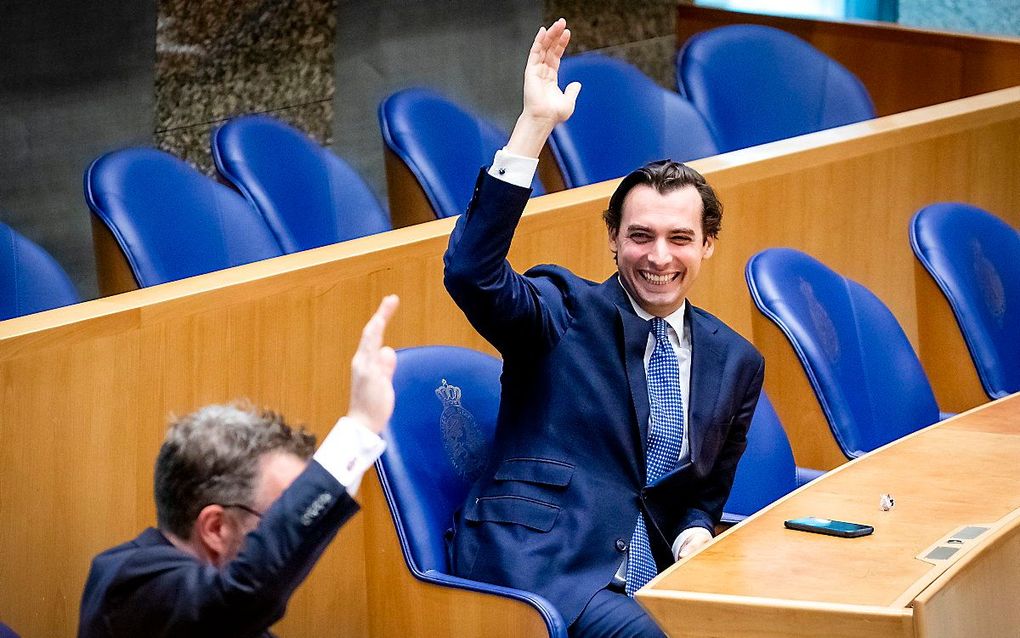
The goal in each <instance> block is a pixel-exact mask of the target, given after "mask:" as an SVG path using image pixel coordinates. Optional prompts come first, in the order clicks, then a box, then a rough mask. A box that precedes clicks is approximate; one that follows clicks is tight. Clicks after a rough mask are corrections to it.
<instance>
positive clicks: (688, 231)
mask: <svg viewBox="0 0 1020 638" xmlns="http://www.w3.org/2000/svg"><path fill="white" fill-rule="evenodd" d="M634 231H645V232H652V229H651V228H650V227H649V226H645V225H643V224H630V225H629V226H627V232H628V233H632V232H634ZM696 232H697V231H696V230H695V229H693V228H691V227H689V226H676V227H674V228H670V229H669V230H668V231H667V232H666V234H667V235H694V234H695V233H696Z"/></svg>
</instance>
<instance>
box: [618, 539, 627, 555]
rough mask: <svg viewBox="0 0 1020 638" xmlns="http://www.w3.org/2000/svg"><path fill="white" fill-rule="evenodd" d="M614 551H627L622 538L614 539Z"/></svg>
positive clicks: (625, 542) (625, 543)
mask: <svg viewBox="0 0 1020 638" xmlns="http://www.w3.org/2000/svg"><path fill="white" fill-rule="evenodd" d="M616 551H618V552H625V551H627V541H625V540H623V539H622V538H618V539H616Z"/></svg>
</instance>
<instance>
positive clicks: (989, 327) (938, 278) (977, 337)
mask: <svg viewBox="0 0 1020 638" xmlns="http://www.w3.org/2000/svg"><path fill="white" fill-rule="evenodd" d="M910 245H911V247H912V248H913V250H914V254H915V255H916V256H917V259H918V261H920V262H921V265H923V266H924V268H925V269H926V270H927V271H928V273H929V274H930V275H931V277H932V279H934V281H935V283H936V285H938V287H939V289H940V290H941V291H942V293H943V294H944V295H945V297H946V300H947V301H948V302H949V306H950V308H952V311H953V315H954V316H955V317H956V321H957V323H958V324H959V327H960V331H961V332H962V333H963V339H964V342H965V343H966V344H967V349H968V350H969V351H970V356H971V359H972V360H973V362H974V366H975V368H976V369H977V373H978V378H979V379H980V380H981V385H982V387H983V388H984V390H985V392H986V393H987V394H988V396H989V397H990V398H993V399H994V398H999V397H1004V396H1006V395H1008V394H1012V393H1014V392H1020V233H1018V232H1017V230H1016V229H1015V228H1013V227H1012V226H1010V225H1009V224H1007V223H1006V222H1004V221H1002V220H1001V219H999V218H998V217H996V216H995V215H992V214H991V213H989V212H987V211H985V210H982V209H980V208H978V207H976V206H971V205H969V204H962V203H954V202H945V203H939V204H933V205H931V206H926V207H924V208H922V209H921V210H919V211H918V212H917V213H916V214H915V215H914V218H913V219H912V220H911V222H910Z"/></svg>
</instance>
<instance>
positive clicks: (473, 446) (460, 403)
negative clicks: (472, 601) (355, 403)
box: [377, 346, 503, 573]
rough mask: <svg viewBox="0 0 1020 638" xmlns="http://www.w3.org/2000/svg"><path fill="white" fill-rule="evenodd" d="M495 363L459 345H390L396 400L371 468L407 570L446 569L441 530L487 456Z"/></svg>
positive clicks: (495, 404)
mask: <svg viewBox="0 0 1020 638" xmlns="http://www.w3.org/2000/svg"><path fill="white" fill-rule="evenodd" d="M502 368H503V365H502V363H501V362H500V360H499V359H496V358H494V357H491V356H489V355H486V354H482V353H480V352H475V351H474V350H468V349H466V348H456V347H452V346H425V347H419V348H407V349H404V350H400V351H398V352H397V371H396V374H395V375H394V378H393V387H394V389H395V390H396V398H397V401H396V408H395V410H394V412H393V417H392V418H391V419H390V427H389V432H388V434H387V448H386V452H385V453H384V454H383V455H382V457H381V458H380V459H379V462H378V464H377V468H378V470H379V479H380V481H381V482H382V484H383V490H384V492H385V493H386V497H387V500H388V501H389V504H390V510H391V512H392V514H393V519H394V522H395V524H396V526H397V535H398V536H399V537H400V541H401V545H402V546H403V547H404V548H405V554H406V557H407V558H408V562H409V563H411V568H412V570H417V571H419V572H422V573H424V572H427V571H429V570H435V571H438V572H441V573H449V564H448V557H447V548H446V541H445V539H444V533H445V532H446V530H448V529H450V528H452V527H453V514H454V512H455V511H457V510H458V509H459V508H460V507H461V506H463V504H464V499H465V498H466V497H467V492H468V489H469V488H470V487H471V485H472V483H474V481H475V479H476V478H478V476H479V474H481V472H482V470H483V469H484V467H485V464H486V463H487V461H488V453H489V450H490V449H491V448H492V441H493V436H494V433H495V429H496V415H497V413H498V411H499V396H500V385H499V376H500V373H501V371H502Z"/></svg>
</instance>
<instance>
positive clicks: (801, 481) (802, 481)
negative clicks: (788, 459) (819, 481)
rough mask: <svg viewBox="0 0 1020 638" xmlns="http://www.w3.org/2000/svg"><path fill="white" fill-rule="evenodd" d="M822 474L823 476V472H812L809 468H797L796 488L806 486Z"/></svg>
mask: <svg viewBox="0 0 1020 638" xmlns="http://www.w3.org/2000/svg"><path fill="white" fill-rule="evenodd" d="M822 474H825V470H814V469H811V468H810V467H798V468H797V487H800V486H802V485H807V484H808V483H810V482H811V481H813V480H815V479H816V478H818V477H819V476H821V475H822Z"/></svg>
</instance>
